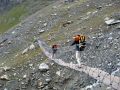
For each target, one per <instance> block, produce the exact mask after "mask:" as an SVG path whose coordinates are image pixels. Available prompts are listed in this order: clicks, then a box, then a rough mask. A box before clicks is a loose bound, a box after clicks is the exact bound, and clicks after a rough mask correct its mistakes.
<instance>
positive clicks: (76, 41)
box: [71, 35, 86, 51]
mask: <svg viewBox="0 0 120 90" xmlns="http://www.w3.org/2000/svg"><path fill="white" fill-rule="evenodd" d="M73 39H74V41H73V43H72V44H71V46H73V45H76V50H77V51H81V50H82V48H84V47H85V44H86V43H85V42H86V41H85V39H86V38H85V36H84V35H76V36H74V37H73ZM80 43H81V47H80V45H79V44H80Z"/></svg>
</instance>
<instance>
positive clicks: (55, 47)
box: [52, 44, 59, 58]
mask: <svg viewBox="0 0 120 90" xmlns="http://www.w3.org/2000/svg"><path fill="white" fill-rule="evenodd" d="M58 47H59V45H56V44H54V45H52V58H53V57H55V54H56V52H57V50H58Z"/></svg>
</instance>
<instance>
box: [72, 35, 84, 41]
mask: <svg viewBox="0 0 120 90" xmlns="http://www.w3.org/2000/svg"><path fill="white" fill-rule="evenodd" d="M73 38H74V41H75V42H79V43H80V42H84V41H85V36H84V35H76V36H74V37H73Z"/></svg>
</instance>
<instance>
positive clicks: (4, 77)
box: [0, 75, 9, 80]
mask: <svg viewBox="0 0 120 90" xmlns="http://www.w3.org/2000/svg"><path fill="white" fill-rule="evenodd" d="M0 79H1V80H9V77H8V75H3V76H1V77H0Z"/></svg>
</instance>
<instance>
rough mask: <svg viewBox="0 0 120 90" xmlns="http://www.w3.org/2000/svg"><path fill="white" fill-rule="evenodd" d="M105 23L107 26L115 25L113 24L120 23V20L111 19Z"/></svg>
mask: <svg viewBox="0 0 120 90" xmlns="http://www.w3.org/2000/svg"><path fill="white" fill-rule="evenodd" d="M105 23H106V24H107V25H113V24H117V23H120V20H115V19H109V20H106V21H105Z"/></svg>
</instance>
